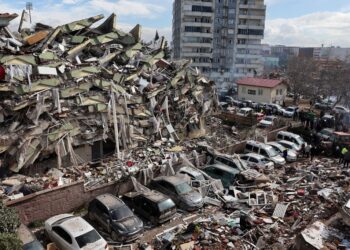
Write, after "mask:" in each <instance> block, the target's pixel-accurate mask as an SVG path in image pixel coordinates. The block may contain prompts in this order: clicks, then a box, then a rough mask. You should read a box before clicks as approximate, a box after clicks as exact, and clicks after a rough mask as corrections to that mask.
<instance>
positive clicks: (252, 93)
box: [248, 89, 256, 95]
mask: <svg viewBox="0 0 350 250" xmlns="http://www.w3.org/2000/svg"><path fill="white" fill-rule="evenodd" d="M248 95H256V90H254V89H248Z"/></svg>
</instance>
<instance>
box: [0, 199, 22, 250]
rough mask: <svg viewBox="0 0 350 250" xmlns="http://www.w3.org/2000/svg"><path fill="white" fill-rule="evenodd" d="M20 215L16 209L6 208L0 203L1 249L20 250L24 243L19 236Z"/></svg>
mask: <svg viewBox="0 0 350 250" xmlns="http://www.w3.org/2000/svg"><path fill="white" fill-rule="evenodd" d="M20 223H21V222H20V220H19V217H18V214H17V212H16V210H15V209H14V208H10V207H6V206H5V205H4V204H3V203H2V202H0V249H1V250H17V249H18V250H20V249H22V243H21V241H20V239H19V238H18V236H17V233H16V231H17V229H18V227H19V225H20Z"/></svg>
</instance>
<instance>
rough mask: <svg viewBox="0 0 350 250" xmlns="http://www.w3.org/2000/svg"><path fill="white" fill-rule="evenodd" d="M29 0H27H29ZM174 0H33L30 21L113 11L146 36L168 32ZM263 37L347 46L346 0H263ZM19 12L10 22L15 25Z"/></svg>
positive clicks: (2, 0)
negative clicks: (265, 13)
mask: <svg viewBox="0 0 350 250" xmlns="http://www.w3.org/2000/svg"><path fill="white" fill-rule="evenodd" d="M28 1H30V0H28ZM26 2H27V1H22V0H0V11H1V12H17V13H18V14H20V12H21V10H22V9H23V8H24V7H25V3H26ZM172 2H173V0H32V3H33V8H34V10H33V21H34V22H42V23H46V24H50V25H58V24H64V23H67V22H70V21H75V20H78V19H82V18H86V17H89V16H93V15H98V14H101V13H102V14H104V15H105V16H106V17H107V16H108V15H110V14H111V13H112V12H115V13H116V14H117V20H118V21H117V22H118V26H119V27H120V28H122V29H123V30H126V31H128V30H129V29H131V28H132V27H133V26H134V25H135V24H137V23H140V24H141V25H142V26H143V36H144V38H145V39H146V40H150V39H152V38H153V37H154V34H155V30H158V32H159V34H161V35H164V36H166V37H167V38H168V39H170V38H171V24H172ZM265 3H266V5H267V18H266V29H265V39H264V41H263V42H264V43H269V44H284V45H295V46H305V47H306V46H315V47H316V46H321V45H322V44H324V45H325V46H330V45H333V46H342V47H350V36H349V34H350V0H265ZM18 21H19V18H17V19H16V21H14V23H13V24H12V26H14V25H17V23H18Z"/></svg>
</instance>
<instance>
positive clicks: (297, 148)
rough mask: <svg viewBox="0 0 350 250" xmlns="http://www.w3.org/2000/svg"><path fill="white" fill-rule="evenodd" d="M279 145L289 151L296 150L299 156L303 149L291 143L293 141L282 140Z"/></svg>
mask: <svg viewBox="0 0 350 250" xmlns="http://www.w3.org/2000/svg"><path fill="white" fill-rule="evenodd" d="M278 143H279V144H281V145H282V146H284V147H286V148H287V149H291V150H294V151H295V152H297V154H298V153H299V152H300V150H301V148H299V146H298V145H297V144H295V143H294V142H291V141H285V140H281V141H278Z"/></svg>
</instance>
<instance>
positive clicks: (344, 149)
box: [339, 146, 348, 164]
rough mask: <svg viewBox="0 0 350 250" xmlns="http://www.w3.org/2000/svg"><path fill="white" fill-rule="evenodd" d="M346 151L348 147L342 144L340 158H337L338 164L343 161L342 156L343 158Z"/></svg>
mask: <svg viewBox="0 0 350 250" xmlns="http://www.w3.org/2000/svg"><path fill="white" fill-rule="evenodd" d="M347 152H348V149H347V148H346V147H345V146H344V147H343V148H342V150H341V155H340V158H339V164H342V163H343V162H344V158H345V155H346V153H347Z"/></svg>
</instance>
